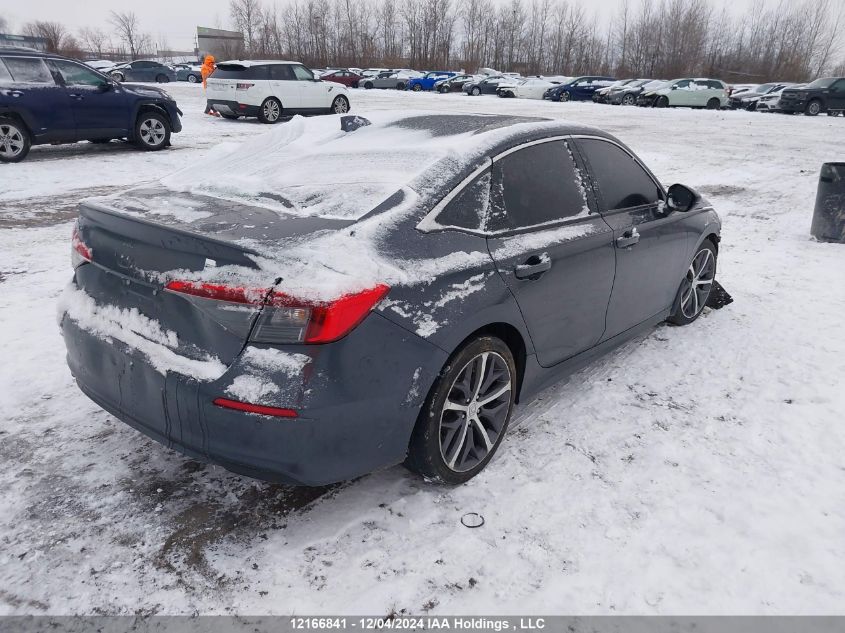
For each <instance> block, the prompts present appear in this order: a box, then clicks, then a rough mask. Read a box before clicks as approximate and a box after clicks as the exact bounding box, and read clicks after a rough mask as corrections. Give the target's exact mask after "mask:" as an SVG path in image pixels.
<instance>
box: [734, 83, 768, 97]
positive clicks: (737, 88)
mask: <svg viewBox="0 0 845 633" xmlns="http://www.w3.org/2000/svg"><path fill="white" fill-rule="evenodd" d="M759 85H760V84H731V85H729V86H728V96H729V97H730V96H733V95H735V94H736V95H738V94H740V93H742V92H751V91H753V90H756V89H757V87H758V86H759Z"/></svg>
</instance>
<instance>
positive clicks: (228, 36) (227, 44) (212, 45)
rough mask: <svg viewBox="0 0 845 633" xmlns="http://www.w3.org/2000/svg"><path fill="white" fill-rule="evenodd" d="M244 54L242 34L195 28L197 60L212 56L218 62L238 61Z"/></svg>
mask: <svg viewBox="0 0 845 633" xmlns="http://www.w3.org/2000/svg"><path fill="white" fill-rule="evenodd" d="M243 52H244V34H243V33H241V32H240V31H224V30H223V29H209V28H206V27H204V26H198V27H197V59H202V58H203V57H205V56H206V55H214V57H215V58H217V59H218V60H221V61H222V60H225V59H238V58H239V57H242V56H243Z"/></svg>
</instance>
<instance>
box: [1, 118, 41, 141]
mask: <svg viewBox="0 0 845 633" xmlns="http://www.w3.org/2000/svg"><path fill="white" fill-rule="evenodd" d="M0 119H11V120H12V121H15V122H16V123H18V124H20V125H21V126H23V131H24V132H26V133H27V135H28V136H29V142H30V143H32V144H33V145H35V142H36V141H35V136H34V135H33V134H32V128H31V127H30V125H29V123H28V122H27V117H25V116H24V115H23V114H22V113H20V112H17V111H15V110H0Z"/></svg>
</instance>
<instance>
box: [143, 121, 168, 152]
mask: <svg viewBox="0 0 845 633" xmlns="http://www.w3.org/2000/svg"><path fill="white" fill-rule="evenodd" d="M134 138H135V145H136V147H138V149H142V150H145V151H148V152H155V151H157V150H160V149H164V148H165V147H167V146H168V145H170V121H169V120H168V119H167V117H166V116H164V115H163V114H160V113H159V112H142V113H141V114H139V115H138V120H137V121H135V137H134Z"/></svg>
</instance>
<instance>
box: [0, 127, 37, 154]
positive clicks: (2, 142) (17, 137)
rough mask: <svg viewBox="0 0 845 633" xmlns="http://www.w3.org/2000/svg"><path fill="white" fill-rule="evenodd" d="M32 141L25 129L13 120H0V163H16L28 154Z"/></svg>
mask: <svg viewBox="0 0 845 633" xmlns="http://www.w3.org/2000/svg"><path fill="white" fill-rule="evenodd" d="M30 147H32V141H31V139H30V138H29V132H28V131H27V130H26V128H25V127H24V126H23V125H21V124H20V123H18V122H17V121H15V120H14V119H2V118H0V162H3V163H18V162H20V161H22V160H23V159H24V158H26V155H27V154H29V148H30Z"/></svg>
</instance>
